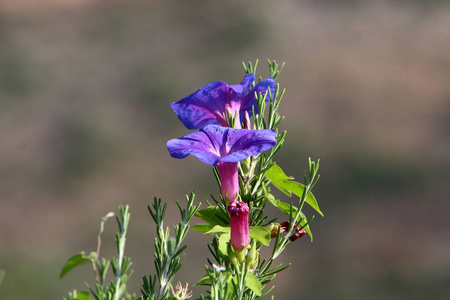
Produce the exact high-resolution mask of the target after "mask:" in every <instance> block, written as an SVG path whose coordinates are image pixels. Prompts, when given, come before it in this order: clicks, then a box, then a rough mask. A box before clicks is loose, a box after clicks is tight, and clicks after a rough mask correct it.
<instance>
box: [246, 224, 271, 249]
mask: <svg viewBox="0 0 450 300" xmlns="http://www.w3.org/2000/svg"><path fill="white" fill-rule="evenodd" d="M249 234H250V238H252V239H254V240H257V241H258V242H260V243H261V244H263V245H264V246H269V245H270V231H269V229H267V228H265V227H262V226H255V227H252V228H250V231H249Z"/></svg>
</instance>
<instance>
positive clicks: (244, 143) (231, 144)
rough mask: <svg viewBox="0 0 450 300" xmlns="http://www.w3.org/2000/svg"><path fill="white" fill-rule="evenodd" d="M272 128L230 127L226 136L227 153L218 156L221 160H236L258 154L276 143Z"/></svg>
mask: <svg viewBox="0 0 450 300" xmlns="http://www.w3.org/2000/svg"><path fill="white" fill-rule="evenodd" d="M276 136H277V135H276V133H275V130H273V129H262V130H250V129H240V130H238V129H230V130H229V132H228V136H227V144H228V146H227V148H228V153H227V155H225V156H222V157H221V158H220V161H223V162H238V161H242V160H244V159H246V158H248V157H250V156H254V155H257V154H260V153H262V152H264V151H266V150H268V149H270V148H272V147H273V146H275V145H276V143H277V142H276Z"/></svg>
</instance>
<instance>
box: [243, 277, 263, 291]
mask: <svg viewBox="0 0 450 300" xmlns="http://www.w3.org/2000/svg"><path fill="white" fill-rule="evenodd" d="M245 286H246V287H248V288H249V289H251V290H252V292H253V293H255V294H256V295H258V296H261V289H262V285H261V282H260V281H259V280H258V277H256V276H255V275H253V274H252V273H247V275H245Z"/></svg>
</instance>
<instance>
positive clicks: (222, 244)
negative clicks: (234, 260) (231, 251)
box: [219, 233, 230, 257]
mask: <svg viewBox="0 0 450 300" xmlns="http://www.w3.org/2000/svg"><path fill="white" fill-rule="evenodd" d="M229 241H230V233H224V234H222V235H221V236H220V238H219V252H220V254H221V255H222V256H223V257H227V256H228V246H227V245H228V242H229Z"/></svg>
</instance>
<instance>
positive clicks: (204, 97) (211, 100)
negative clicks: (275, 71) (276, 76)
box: [171, 73, 276, 129]
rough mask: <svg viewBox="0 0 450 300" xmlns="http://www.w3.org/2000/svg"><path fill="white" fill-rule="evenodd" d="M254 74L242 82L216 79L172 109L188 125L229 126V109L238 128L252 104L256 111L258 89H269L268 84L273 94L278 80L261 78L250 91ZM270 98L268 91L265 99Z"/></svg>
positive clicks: (194, 126)
mask: <svg viewBox="0 0 450 300" xmlns="http://www.w3.org/2000/svg"><path fill="white" fill-rule="evenodd" d="M254 81H255V75H254V74H253V73H249V74H247V75H246V76H245V77H244V80H242V82H241V84H236V85H228V84H227V83H226V82H223V81H214V82H211V83H209V84H207V85H205V86H204V87H202V88H200V89H199V90H198V91H196V92H195V93H193V94H191V95H189V96H187V97H185V98H183V99H181V100H180V101H178V102H174V103H171V105H172V109H173V111H174V112H175V114H176V115H177V116H178V118H179V119H180V120H181V122H183V124H184V125H185V126H186V127H187V128H188V129H200V128H202V127H204V126H206V125H209V124H215V125H222V126H230V124H228V120H227V119H224V117H223V115H224V113H226V111H227V110H228V111H229V112H230V113H231V114H232V116H233V117H235V118H236V122H235V128H241V120H243V118H244V114H245V112H247V113H248V114H249V116H251V115H252V107H255V108H254V109H255V111H257V110H258V109H257V105H256V99H255V92H256V93H262V94H264V93H266V92H267V91H268V90H269V88H270V91H271V93H272V95H273V92H274V91H275V87H276V83H275V80H273V78H271V77H268V78H266V79H264V80H262V81H261V82H259V83H258V84H257V85H256V86H255V87H254V88H253V89H252V90H251V91H249V89H250V87H251V85H252V83H253V82H254ZM268 100H269V95H267V97H266V101H268Z"/></svg>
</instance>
